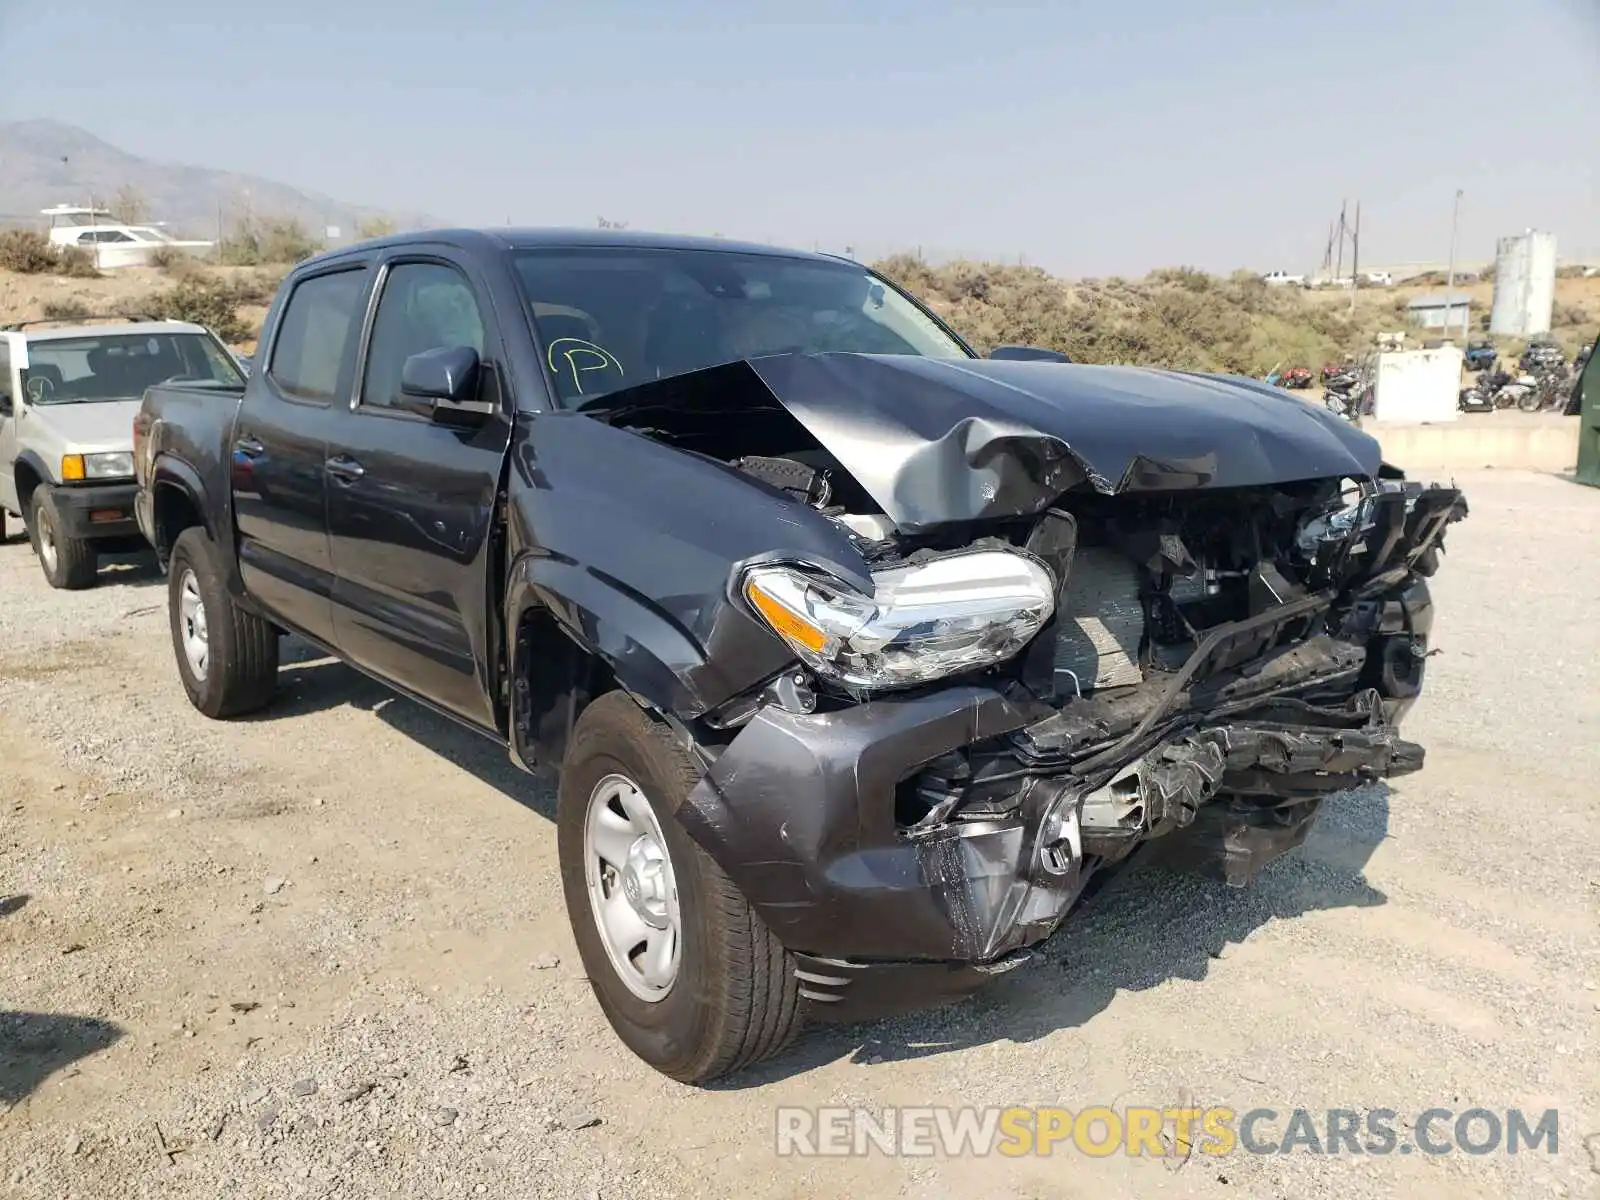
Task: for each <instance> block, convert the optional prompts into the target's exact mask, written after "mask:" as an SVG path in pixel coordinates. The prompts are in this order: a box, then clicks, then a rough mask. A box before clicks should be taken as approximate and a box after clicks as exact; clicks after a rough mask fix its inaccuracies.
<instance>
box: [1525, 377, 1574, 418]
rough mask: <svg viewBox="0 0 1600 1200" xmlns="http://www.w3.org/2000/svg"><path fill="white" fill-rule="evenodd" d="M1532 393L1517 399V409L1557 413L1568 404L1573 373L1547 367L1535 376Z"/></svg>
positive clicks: (1526, 393)
mask: <svg viewBox="0 0 1600 1200" xmlns="http://www.w3.org/2000/svg"><path fill="white" fill-rule="evenodd" d="M1533 379H1534V386H1533V390H1532V391H1531V392H1525V393H1523V394H1522V395H1519V396H1518V397H1517V407H1518V408H1519V409H1521V410H1522V411H1523V412H1556V411H1559V410H1561V409H1564V408H1565V407H1566V404H1567V393H1568V392H1570V391H1571V390H1572V379H1573V376H1572V373H1571V372H1569V371H1568V370H1567V369H1566V368H1565V367H1559V368H1558V367H1546V368H1545V369H1544V370H1541V371H1535V372H1534V374H1533Z"/></svg>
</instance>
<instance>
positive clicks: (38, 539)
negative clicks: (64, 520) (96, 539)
mask: <svg viewBox="0 0 1600 1200" xmlns="http://www.w3.org/2000/svg"><path fill="white" fill-rule="evenodd" d="M28 538H29V540H30V541H32V543H33V552H34V554H35V555H37V556H38V559H39V566H40V567H41V568H43V570H44V577H45V579H46V580H48V581H49V584H50V586H51V587H53V588H61V589H63V590H65V591H73V592H75V591H81V590H82V589H83V588H88V587H93V586H94V582H95V578H96V576H97V575H98V574H99V570H100V556H99V555H98V554H96V553H95V549H94V546H93V545H92V544H91V543H89V542H86V541H84V540H82V539H81V538H75V537H69V536H67V535H66V534H65V533H63V532H62V529H61V525H60V522H58V521H57V520H56V513H55V509H54V508H52V507H51V506H50V502H49V499H48V495H47V493H46V492H45V489H44V488H42V487H38V488H35V489H34V490H33V499H32V511H31V513H30V514H29V518H28Z"/></svg>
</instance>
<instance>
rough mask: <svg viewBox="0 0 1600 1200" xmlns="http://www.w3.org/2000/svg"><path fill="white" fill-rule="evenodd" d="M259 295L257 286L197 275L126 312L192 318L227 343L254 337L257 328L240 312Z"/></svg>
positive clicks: (128, 307)
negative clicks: (242, 306)
mask: <svg viewBox="0 0 1600 1200" xmlns="http://www.w3.org/2000/svg"><path fill="white" fill-rule="evenodd" d="M257 294H258V293H257V290H256V287H255V286H254V285H245V286H243V287H241V286H239V285H236V284H234V283H231V282H229V281H227V280H223V279H217V278H215V277H214V276H210V275H204V274H194V275H189V276H186V277H184V278H182V279H180V280H178V281H177V282H176V283H174V284H173V285H172V286H171V287H169V288H166V289H164V290H162V291H159V292H151V293H150V294H149V295H146V296H143V297H141V298H140V299H138V300H136V301H132V302H131V303H128V304H125V305H124V306H123V311H124V313H125V315H127V316H143V317H153V318H156V319H157V320H174V321H192V322H193V323H194V324H196V325H205V326H207V327H209V328H210V329H211V330H212V332H214V333H215V334H216V335H217V336H218V337H220V338H221V339H222V340H223V341H225V342H241V341H244V340H245V339H246V338H250V337H253V336H254V335H255V329H254V328H252V327H251V325H250V324H249V323H248V322H246V321H245V320H244V318H243V317H241V316H240V315H239V305H240V304H250V303H255V302H256V297H257Z"/></svg>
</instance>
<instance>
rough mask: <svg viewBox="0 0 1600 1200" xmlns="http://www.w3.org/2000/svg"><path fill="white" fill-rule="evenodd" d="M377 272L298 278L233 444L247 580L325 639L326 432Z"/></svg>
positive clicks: (343, 392) (329, 585)
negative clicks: (370, 284) (372, 280)
mask: <svg viewBox="0 0 1600 1200" xmlns="http://www.w3.org/2000/svg"><path fill="white" fill-rule="evenodd" d="M370 277H371V272H370V270H369V269H368V268H367V267H366V266H364V265H362V264H356V265H355V266H347V267H343V268H341V269H338V270H334V271H331V272H329V273H327V274H322V275H310V276H307V277H306V278H304V279H302V280H300V281H299V282H298V283H296V284H295V285H294V291H293V293H292V294H291V295H290V296H289V298H288V302H287V304H286V305H285V307H284V310H283V314H282V316H281V317H280V318H279V320H278V324H277V329H276V330H275V332H274V333H273V335H272V344H271V346H270V348H269V350H268V354H269V357H268V358H267V359H266V365H265V370H263V371H261V372H260V373H259V375H258V377H257V378H256V379H252V380H251V382H250V385H249V387H248V388H247V389H246V391H245V400H244V403H243V404H242V405H241V406H240V409H239V419H238V422H237V424H236V425H235V428H234V439H233V443H232V445H231V446H230V447H229V453H230V454H231V455H232V470H231V473H232V478H233V502H234V519H235V522H236V524H237V528H238V538H239V571H240V574H241V576H242V578H243V580H244V584H245V587H246V589H247V590H248V591H249V592H250V593H251V594H252V595H253V596H255V597H256V599H257V600H259V601H260V602H261V604H262V605H263V607H265V608H266V609H267V611H268V613H269V614H270V615H272V616H273V617H276V618H279V619H280V620H282V621H283V623H284V624H286V625H289V626H291V627H293V628H294V629H295V630H297V631H298V632H301V633H304V634H307V635H309V636H310V637H312V638H315V639H317V640H318V641H322V642H329V641H331V640H332V638H333V632H334V631H333V603H332V595H333V559H332V554H331V553H330V550H329V545H328V513H327V480H326V475H325V469H326V460H327V457H328V432H329V427H330V426H331V425H332V424H333V423H334V420H335V418H336V417H337V415H338V414H339V413H340V412H341V411H343V405H342V404H341V403H340V401H341V399H342V398H344V397H348V396H349V395H350V387H351V380H352V378H353V376H354V374H355V364H356V343H357V341H358V340H359V335H360V331H361V318H362V315H363V313H364V312H365V298H366V293H367V284H368V282H369V281H370Z"/></svg>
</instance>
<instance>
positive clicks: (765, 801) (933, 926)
mask: <svg viewBox="0 0 1600 1200" xmlns="http://www.w3.org/2000/svg"><path fill="white" fill-rule="evenodd" d="M1026 721H1027V716H1026V714H1025V713H1024V712H1023V711H1021V710H1020V709H1018V708H1017V707H1016V706H1015V705H1013V704H1012V703H1011V702H1009V701H1008V700H1007V699H1006V698H1004V697H1003V696H1001V695H999V694H998V693H996V692H993V691H989V690H986V689H982V688H971V687H961V688H952V689H949V690H947V691H941V692H937V693H934V694H931V695H925V696H920V697H915V698H908V699H886V700H877V701H874V702H873V703H871V704H864V705H861V706H859V707H857V708H853V709H846V710H844V711H841V712H834V713H827V714H813V715H798V714H793V713H787V712H784V711H781V710H778V709H773V708H767V709H764V710H763V711H762V712H760V713H759V714H757V716H756V717H755V718H754V719H753V720H752V721H751V722H750V724H749V725H747V726H746V727H745V728H744V729H743V730H742V731H741V732H740V733H739V735H738V736H737V737H736V738H735V739H734V740H733V741H732V742H731V743H730V744H729V746H728V747H727V748H726V749H725V750H724V751H723V753H722V754H721V756H720V757H719V758H718V759H717V761H716V762H715V763H714V764H713V765H712V767H711V768H710V770H709V771H708V772H707V773H706V775H705V776H704V777H703V778H702V779H701V781H700V783H699V784H698V785H697V786H696V787H695V789H694V790H693V791H692V792H691V794H690V795H689V797H688V798H687V799H686V800H685V802H684V805H683V807H682V808H681V809H680V810H679V814H678V815H679V818H680V819H681V820H682V821H683V822H684V825H685V827H686V828H687V829H688V831H689V832H690V834H691V836H693V837H694V838H695V839H696V840H697V841H698V842H700V843H701V844H702V845H703V846H704V847H705V848H706V849H707V851H708V853H710V854H711V855H712V857H713V858H715V859H716V860H717V862H718V863H719V865H720V866H721V867H722V869H723V870H724V871H726V872H727V874H728V875H729V877H730V878H731V879H732V880H733V882H734V883H735V884H737V885H738V887H739V888H740V890H741V891H742V892H743V893H744V895H745V897H746V898H747V899H748V900H749V902H750V903H751V905H752V906H753V907H754V908H755V909H756V910H757V912H758V913H759V914H760V915H761V918H762V920H763V921H765V922H766V924H767V926H768V927H769V928H770V929H771V930H772V931H773V933H774V934H776V935H777V937H778V938H779V939H780V940H781V941H782V942H783V943H784V944H785V946H787V947H788V948H789V949H790V950H791V951H793V952H795V953H796V954H797V955H799V956H800V957H801V963H802V966H801V976H800V979H801V983H802V986H803V988H804V990H805V991H806V993H807V995H808V997H809V998H810V999H812V1000H813V1001H815V1002H820V1003H824V1004H828V1005H831V1006H833V1007H834V1008H835V1010H836V1012H835V1015H836V1016H838V1017H841V1018H843V1017H846V1016H848V1018H849V1019H856V1018H859V1017H864V1016H870V1015H876V1014H880V1013H881V1012H886V1011H893V1010H894V1009H895V1008H896V1007H900V1006H903V1005H907V1004H926V1003H929V1002H932V1001H933V1000H935V999H936V998H938V997H940V996H948V995H956V994H960V993H962V992H965V991H969V990H971V989H972V988H975V987H977V986H978V985H980V984H981V983H983V981H984V980H985V979H986V978H988V977H989V976H991V975H993V974H995V973H997V972H999V971H1000V970H1003V969H1005V968H1006V967H1007V966H1009V965H1014V963H1013V959H1014V958H1015V956H1016V955H1018V954H1019V953H1020V952H1025V951H1026V949H1027V948H1029V947H1031V946H1034V945H1037V944H1038V943H1039V942H1041V941H1043V940H1044V939H1045V938H1046V937H1048V936H1049V935H1050V934H1051V933H1052V932H1053V931H1054V930H1055V928H1056V927H1057V926H1058V925H1059V924H1060V922H1061V920H1062V918H1063V917H1064V916H1065V915H1066V913H1067V911H1068V909H1069V908H1070V907H1071V905H1072V904H1073V902H1074V901H1075V900H1076V899H1077V896H1078V894H1079V890H1080V886H1081V880H1080V879H1079V878H1078V876H1077V874H1076V873H1075V872H1074V873H1072V874H1068V875H1062V874H1053V873H1051V872H1050V871H1047V870H1046V869H1044V866H1043V864H1042V862H1041V861H1040V856H1039V854H1038V852H1037V849H1036V845H1035V842H1036V838H1037V837H1038V835H1039V830H1040V826H1041V824H1042V823H1043V821H1044V817H1045V814H1046V812H1047V811H1048V810H1049V809H1050V807H1051V806H1052V804H1054V803H1056V802H1057V801H1060V800H1061V799H1062V798H1063V797H1070V798H1075V796H1076V793H1077V792H1078V791H1080V790H1081V789H1082V786H1083V782H1082V781H1081V780H1079V779H1076V778H1074V777H1072V776H1070V775H1068V774H1066V773H1064V772H1062V773H1059V774H1054V775H1051V774H1048V773H1047V774H1043V775H1041V776H1038V777H1035V778H1034V779H1033V780H1031V781H1029V780H1024V779H1020V778H1019V780H1018V784H1017V786H1018V791H1019V800H1020V803H1019V806H1018V810H1017V812H1016V813H1015V815H1013V816H1010V817H1006V818H999V819H992V820H982V821H951V822H948V823H947V824H944V825H942V826H937V827H935V828H933V829H930V830H927V831H919V832H917V833H915V834H912V833H908V832H907V831H905V830H904V829H902V828H901V827H899V826H898V825H897V824H896V822H895V815H894V810H895V788H896V784H898V783H899V782H900V781H901V780H902V779H905V778H906V777H908V776H910V775H912V774H914V773H915V771H916V770H917V769H918V768H919V767H920V766H921V765H922V764H924V763H926V762H928V761H930V760H931V759H933V758H935V757H937V756H938V755H940V754H943V753H945V752H946V751H948V750H952V749H956V748H958V747H961V746H965V745H967V744H969V743H972V742H974V741H977V740H980V739H984V738H991V737H995V736H997V735H1001V734H1005V733H1008V732H1012V731H1014V730H1017V729H1019V728H1021V727H1022V726H1023V725H1024V724H1025V723H1026ZM1421 760H1422V758H1421V750H1420V748H1419V747H1416V746H1414V745H1412V744H1411V743H1409V742H1403V741H1401V740H1400V739H1399V738H1398V737H1397V736H1396V734H1395V731H1394V729H1393V727H1392V726H1390V725H1388V724H1386V723H1385V722H1384V721H1383V718H1382V709H1381V702H1380V699H1379V697H1378V695H1377V694H1376V693H1375V692H1367V693H1358V694H1357V695H1356V696H1355V697H1352V699H1351V701H1350V703H1349V705H1348V706H1347V707H1340V708H1338V709H1332V708H1327V707H1318V706H1312V705H1309V704H1305V703H1303V702H1297V701H1292V700H1279V701H1272V700H1265V701H1263V704H1262V706H1261V709H1260V710H1259V712H1252V713H1251V714H1250V715H1249V716H1243V715H1241V716H1240V717H1238V718H1236V719H1234V720H1231V721H1224V722H1219V723H1217V724H1215V725H1211V726H1203V725H1202V726H1200V727H1191V728H1189V729H1188V730H1186V731H1184V732H1182V733H1175V734H1173V735H1172V736H1171V737H1169V738H1167V739H1164V740H1163V741H1162V743H1161V744H1160V746H1158V747H1157V748H1156V749H1155V750H1154V751H1150V752H1147V754H1146V755H1145V756H1143V761H1146V762H1148V763H1149V764H1150V765H1151V768H1152V774H1153V778H1155V779H1156V780H1157V786H1159V787H1160V788H1161V790H1162V792H1163V794H1164V796H1165V799H1166V801H1167V805H1166V807H1167V808H1168V810H1169V812H1170V813H1172V814H1178V813H1179V812H1181V814H1182V815H1181V816H1177V819H1176V820H1169V821H1168V822H1166V823H1167V825H1168V826H1169V828H1175V829H1176V834H1177V835H1180V836H1181V840H1183V841H1185V842H1188V843H1190V854H1191V856H1200V857H1204V852H1206V851H1207V850H1208V849H1209V852H1210V854H1211V855H1212V857H1213V858H1215V859H1217V860H1218V861H1219V862H1220V861H1222V860H1227V861H1229V862H1232V863H1233V864H1234V865H1233V866H1232V867H1229V868H1228V869H1226V870H1225V871H1224V875H1225V876H1226V877H1227V878H1229V879H1230V881H1233V882H1237V881H1239V880H1241V879H1243V878H1247V877H1248V876H1249V875H1252V874H1254V873H1255V872H1256V871H1258V870H1259V869H1260V868H1261V866H1263V865H1265V863H1267V862H1269V861H1271V860H1272V859H1273V858H1275V857H1277V856H1278V855H1279V854H1281V853H1283V852H1285V851H1287V850H1289V849H1292V848H1293V846H1294V845H1297V844H1298V843H1299V841H1301V840H1303V838H1304V836H1305V833H1306V831H1307V830H1308V829H1309V826H1310V821H1311V817H1313V816H1314V815H1315V808H1316V800H1315V798H1316V797H1319V796H1320V795H1322V794H1325V793H1326V792H1329V791H1332V790H1335V789H1337V788H1342V787H1349V786H1352V785H1354V784H1357V783H1360V782H1362V781H1363V780H1365V779H1371V778H1378V777H1382V776H1387V775H1398V774H1404V773H1407V772H1409V771H1412V770H1415V769H1417V768H1418V767H1419V766H1420V765H1421ZM1224 793H1226V794H1229V795H1237V794H1242V795H1243V796H1245V797H1246V798H1247V799H1248V798H1250V797H1251V796H1252V793H1254V794H1257V795H1261V796H1264V797H1265V798H1266V800H1265V802H1264V803H1261V802H1257V803H1256V808H1255V809H1254V810H1252V811H1250V812H1246V813H1244V814H1243V815H1239V814H1235V815H1234V817H1233V818H1231V823H1230V820H1229V819H1224V820H1222V822H1221V824H1214V822H1213V820H1212V819H1211V818H1209V817H1208V818H1207V819H1206V820H1205V822H1203V823H1202V822H1201V821H1198V820H1196V817H1197V815H1198V814H1202V813H1204V812H1205V811H1206V809H1205V808H1203V807H1202V806H1206V805H1208V804H1209V802H1210V801H1212V800H1213V798H1214V797H1217V796H1218V795H1219V794H1224ZM1285 802H1287V803H1285ZM1236 803H1237V802H1236V801H1233V800H1230V801H1229V802H1228V804H1226V805H1224V804H1217V805H1214V806H1211V807H1214V808H1216V809H1218V810H1222V809H1228V810H1229V811H1230V812H1232V811H1233V806H1234V805H1235V804H1236ZM1156 815H1157V814H1155V813H1152V816H1156ZM1220 815H1221V814H1220V813H1219V816H1220ZM1300 816H1303V817H1304V820H1299V819H1298V817H1300ZM1291 817H1295V818H1296V819H1295V820H1293V821H1290V820H1289V818H1291ZM1243 826H1248V827H1249V828H1242V827H1243ZM1290 826H1292V828H1291V827H1290ZM1147 832H1148V833H1154V832H1158V831H1157V830H1155V829H1150V828H1148V827H1147ZM1159 832H1167V830H1159ZM1207 835H1209V836H1207ZM1165 840H1167V839H1166V838H1164V837H1158V838H1156V839H1155V841H1156V842H1161V841H1165ZM1213 873H1214V872H1213Z"/></svg>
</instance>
